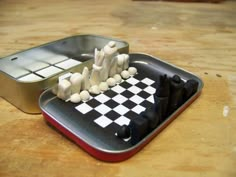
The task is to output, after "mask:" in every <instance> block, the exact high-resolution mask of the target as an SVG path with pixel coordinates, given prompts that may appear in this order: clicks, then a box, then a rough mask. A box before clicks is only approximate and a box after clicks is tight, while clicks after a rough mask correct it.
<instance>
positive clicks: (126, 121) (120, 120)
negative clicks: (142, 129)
mask: <svg viewBox="0 0 236 177" xmlns="http://www.w3.org/2000/svg"><path fill="white" fill-rule="evenodd" d="M114 122H115V123H117V124H118V125H120V126H122V125H129V122H130V119H128V118H127V117H125V116H120V117H119V118H118V119H116V120H115V121H114Z"/></svg>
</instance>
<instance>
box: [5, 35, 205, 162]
mask: <svg viewBox="0 0 236 177" xmlns="http://www.w3.org/2000/svg"><path fill="white" fill-rule="evenodd" d="M86 37H88V38H89V40H91V36H86ZM93 38H94V36H93ZM78 39H80V38H78ZM86 39H87V38H86ZM98 39H99V40H100V41H101V42H99V43H96V45H91V44H92V43H91V44H90V49H89V51H90V54H89V56H90V58H89V59H88V60H84V59H81V58H78V57H68V56H67V55H68V54H66V53H68V52H69V51H70V48H68V49H66V52H64V53H63V55H61V54H60V55H58V54H57V55H56V56H51V57H48V56H47V57H46V58H45V59H40V60H36V61H28V63H29V64H27V65H24V66H23V65H22V67H18V68H17V70H16V68H15V69H14V68H13V71H17V72H9V68H12V66H10V67H8V68H7V69H8V70H7V71H6V73H7V72H9V73H10V74H9V75H10V76H11V77H13V78H15V80H16V81H17V82H19V83H26V84H27V85H29V84H28V83H29V82H30V83H31V82H32V83H31V84H33V83H36V84H37V85H40V89H41V90H40V92H42V89H43V90H45V91H44V92H42V93H41V94H40V97H39V98H37V97H36V96H35V99H39V107H40V109H41V111H42V114H43V116H44V118H45V120H46V121H47V122H48V123H49V124H51V125H53V126H54V127H55V128H56V129H58V130H59V131H61V132H62V133H63V134H64V135H65V136H67V137H68V138H70V139H72V140H73V141H74V142H75V143H77V144H78V145H79V146H80V147H81V148H83V149H84V150H85V151H87V152H88V153H89V154H91V155H92V156H94V157H95V158H97V159H100V160H103V161H109V162H117V161H123V160H125V159H128V158H129V157H131V156H133V155H134V154H135V153H137V152H138V151H140V150H141V149H142V147H144V146H145V145H146V144H147V143H148V142H150V141H151V140H152V139H153V138H154V137H155V136H156V135H157V134H158V133H160V132H161V131H162V130H163V129H164V128H165V127H167V126H168V125H169V124H170V123H171V122H172V121H173V120H174V119H175V118H176V117H177V116H178V115H179V114H180V113H181V112H182V111H183V110H184V109H186V108H187V107H188V106H189V105H190V104H191V103H192V102H193V101H194V100H195V99H196V98H197V97H198V96H199V95H200V93H201V90H202V87H203V83H202V81H201V79H200V78H198V77H197V76H195V75H193V74H192V73H189V72H187V71H184V70H182V69H181V68H178V67H176V66H173V65H171V64H168V63H166V62H164V61H162V60H160V59H158V58H155V57H153V56H150V55H147V54H140V53H128V51H127V45H126V43H125V42H123V41H119V40H112V39H110V38H101V39H100V37H99V38H97V36H95V40H93V42H94V41H98ZM73 41H74V39H73ZM78 41H84V38H83V40H78ZM64 43H65V41H62V42H61V41H60V44H64ZM80 44H82V43H80ZM101 44H103V46H101ZM53 45H55V44H53ZM73 45H75V44H73ZM98 45H99V46H98ZM56 46H57V47H56V48H58V43H56ZM71 46H72V45H71ZM46 48H47V49H48V48H52V46H50V47H48V46H46ZM82 48H83V51H86V47H82ZM122 49H123V50H122ZM61 50H65V49H61V48H60V51H61ZM92 50H93V51H94V52H93V53H92V54H91V51H92ZM53 51H55V47H54V48H53ZM77 51H78V50H77V49H76V50H74V51H73V52H74V54H75V53H76V52H77ZM87 51H88V50H87ZM27 54H28V53H27ZM24 56H26V55H25V54H24ZM80 56H85V55H84V54H80ZM86 56H88V55H87V54H86ZM91 56H92V57H91ZM10 58H11V61H12V57H10ZM91 58H92V59H91ZM7 60H9V59H8V58H7ZM14 62H15V61H14ZM25 68H27V69H25ZM1 69H2V68H1ZM3 69H5V68H3ZM3 69H2V70H3ZM23 71H24V72H27V73H23ZM1 77H2V76H1V75H0V80H1V79H5V78H4V77H2V78H1ZM49 81H50V82H49ZM40 83H43V84H40ZM45 83H47V84H45ZM48 83H50V84H48ZM42 85H43V86H45V85H47V88H45V87H41V86H42ZM33 86H34V85H33ZM30 88H35V86H34V87H30ZM38 92H39V90H37V92H35V93H36V94H35V95H38ZM16 105H17V104H16ZM27 109H28V107H27Z"/></svg>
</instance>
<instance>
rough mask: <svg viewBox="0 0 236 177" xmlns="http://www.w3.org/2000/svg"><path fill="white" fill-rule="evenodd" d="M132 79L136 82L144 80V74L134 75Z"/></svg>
mask: <svg viewBox="0 0 236 177" xmlns="http://www.w3.org/2000/svg"><path fill="white" fill-rule="evenodd" d="M133 77H134V78H136V79H138V80H142V79H144V78H145V77H146V76H145V75H144V74H140V73H139V74H135V75H134V76H133Z"/></svg>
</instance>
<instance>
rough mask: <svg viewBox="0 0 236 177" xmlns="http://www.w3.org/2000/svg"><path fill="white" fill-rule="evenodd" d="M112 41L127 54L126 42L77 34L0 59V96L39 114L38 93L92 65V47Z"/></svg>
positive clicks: (25, 109)
mask: <svg viewBox="0 0 236 177" xmlns="http://www.w3.org/2000/svg"><path fill="white" fill-rule="evenodd" d="M111 40H112V41H115V42H116V44H117V48H118V51H119V52H120V53H128V52H129V45H128V43H127V42H125V41H121V40H118V39H113V38H109V37H103V36H97V35H77V36H72V37H68V38H64V39H60V40H57V41H54V42H50V43H47V44H44V45H41V46H38V47H35V48H32V49H28V50H25V51H22V52H18V53H15V54H13V55H10V56H7V57H4V58H1V59H0V83H1V87H0V96H1V97H3V98H4V99H6V100H7V101H9V102H10V103H12V104H13V105H15V106H16V107H17V108H19V109H20V110H22V111H24V112H26V113H40V109H39V106H38V99H39V96H40V94H41V93H42V92H43V91H44V90H45V89H48V88H51V87H52V86H53V85H54V84H56V82H57V78H58V76H60V75H63V74H64V73H66V72H76V71H80V70H81V68H82V69H83V67H84V66H87V67H91V65H92V60H90V59H91V58H93V53H94V49H95V48H98V49H101V48H102V47H103V46H104V45H105V44H107V43H108V42H109V41H111Z"/></svg>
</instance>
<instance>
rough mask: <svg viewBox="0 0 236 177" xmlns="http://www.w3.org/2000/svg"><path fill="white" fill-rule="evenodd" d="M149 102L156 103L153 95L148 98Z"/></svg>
mask: <svg viewBox="0 0 236 177" xmlns="http://www.w3.org/2000/svg"><path fill="white" fill-rule="evenodd" d="M147 101H149V102H151V103H155V101H154V98H153V95H151V96H149V97H148V98H147Z"/></svg>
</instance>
